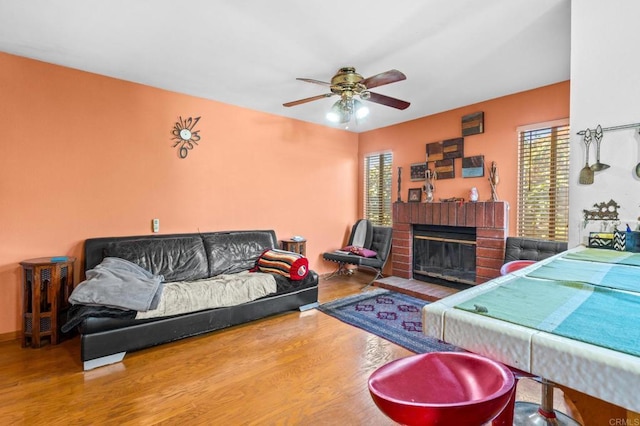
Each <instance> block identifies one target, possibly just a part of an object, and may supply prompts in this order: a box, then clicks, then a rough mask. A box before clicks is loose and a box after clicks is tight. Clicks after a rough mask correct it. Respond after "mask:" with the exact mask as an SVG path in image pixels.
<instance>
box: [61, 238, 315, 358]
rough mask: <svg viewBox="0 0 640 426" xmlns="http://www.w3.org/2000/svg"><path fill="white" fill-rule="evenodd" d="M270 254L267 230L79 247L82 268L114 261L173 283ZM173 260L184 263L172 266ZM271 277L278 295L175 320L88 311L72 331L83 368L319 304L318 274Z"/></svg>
mask: <svg viewBox="0 0 640 426" xmlns="http://www.w3.org/2000/svg"><path fill="white" fill-rule="evenodd" d="M272 248H278V240H277V239H276V235H275V232H274V231H272V230H266V231H260V230H256V231H229V232H210V233H202V234H171V235H146V236H128V237H107V238H91V239H87V240H86V242H85V246H84V252H85V266H84V269H85V271H86V270H89V269H92V268H94V267H95V266H96V265H98V264H99V263H100V262H101V261H102V260H103V258H104V257H108V256H113V257H121V258H125V259H127V260H129V261H132V262H134V263H137V264H138V265H139V266H142V267H143V268H145V269H147V270H149V271H151V272H153V273H154V274H162V275H164V277H165V280H166V281H171V280H172V279H173V278H178V277H179V279H180V280H181V281H182V280H190V279H198V278H201V277H203V276H206V277H213V276H216V275H219V274H222V273H225V274H232V273H236V272H241V271H246V270H249V269H252V268H253V267H254V266H255V264H256V261H257V259H258V258H259V257H260V255H261V253H262V252H263V251H264V250H266V249H272ZM179 254H182V255H183V256H178V255H179ZM184 254H188V256H184ZM178 257H181V258H182V259H183V260H184V259H186V261H180V262H176V261H175V259H176V258H178ZM274 277H275V278H276V286H277V291H276V293H272V294H270V295H268V296H266V297H263V298H260V299H257V300H253V301H251V302H247V303H243V304H240V305H236V306H231V307H223V308H216V309H208V310H204V311H199V312H193V313H188V314H182V315H177V316H172V317H161V318H152V319H138V320H136V319H134V317H135V315H134V316H131V315H129V316H127V315H122V316H119V315H116V316H114V315H112V314H113V310H111V311H109V309H106V311H107V315H102V314H101V312H100V309H98V310H97V311H96V313H95V314H91V312H92V311H91V310H90V309H91V308H90V307H85V308H87V310H88V312H89V314H87V313H86V312H87V311H85V314H84V316H83V318H82V319H81V321H80V322H79V325H78V327H77V329H78V331H79V333H80V336H81V337H80V338H81V358H82V362H83V367H84V369H85V370H89V369H92V368H96V367H99V366H102V365H107V364H111V363H115V362H119V361H121V360H122V359H123V358H124V356H125V354H126V352H128V351H134V350H139V349H143V348H147V347H151V346H155V345H159V344H162V343H166V342H171V341H175V340H178V339H182V338H185V337H189V336H195V335H198V334H202V333H207V332H210V331H213V330H218V329H222V328H225V327H230V326H233V325H238V324H242V323H245V322H248V321H252V320H256V319H259V318H264V317H266V316H269V315H274V314H278V313H282V312H286V311H291V310H297V309H300V310H305V309H308V308H312V307H315V306H317V303H318V275H317V273H316V272H314V271H309V274H308V275H307V276H306V277H305V278H304V279H303V280H299V281H293V280H290V279H289V278H287V277H284V276H282V275H277V274H274ZM175 281H178V279H175ZM77 307H78V306H74V307H73V308H77ZM73 308H72V309H73ZM80 308H82V307H80ZM103 311H104V309H103Z"/></svg>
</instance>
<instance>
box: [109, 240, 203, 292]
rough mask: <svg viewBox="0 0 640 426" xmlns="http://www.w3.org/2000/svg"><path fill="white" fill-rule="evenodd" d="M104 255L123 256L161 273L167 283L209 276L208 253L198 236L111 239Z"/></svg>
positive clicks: (154, 272)
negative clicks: (112, 240)
mask: <svg viewBox="0 0 640 426" xmlns="http://www.w3.org/2000/svg"><path fill="white" fill-rule="evenodd" d="M104 256H105V257H119V258H122V259H126V260H128V261H130V262H133V263H135V264H137V265H138V266H140V267H142V268H144V269H146V270H147V271H150V272H151V273H153V274H154V275H163V276H164V279H165V281H169V282H170V281H192V280H198V279H201V278H207V277H208V276H209V269H208V265H207V255H206V252H205V250H204V245H203V243H202V239H201V238H200V237H199V236H193V237H176V238H159V239H157V240H155V239H153V238H145V239H139V240H124V241H114V242H110V243H108V244H107V246H106V247H105V249H104Z"/></svg>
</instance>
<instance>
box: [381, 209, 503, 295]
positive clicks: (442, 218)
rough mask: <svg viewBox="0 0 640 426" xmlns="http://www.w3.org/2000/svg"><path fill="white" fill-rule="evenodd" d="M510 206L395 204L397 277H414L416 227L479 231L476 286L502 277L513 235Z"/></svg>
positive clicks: (393, 252) (394, 224) (394, 252)
mask: <svg viewBox="0 0 640 426" xmlns="http://www.w3.org/2000/svg"><path fill="white" fill-rule="evenodd" d="M508 210H509V204H508V203H507V202H505V201H496V202H479V203H456V202H450V203H394V205H393V245H392V247H391V254H392V261H393V276H396V277H400V278H413V272H412V264H413V263H412V259H413V253H412V240H413V235H412V227H413V225H416V224H419V225H444V226H464V227H474V228H476V283H478V284H480V283H483V282H486V281H489V280H490V279H492V278H495V277H497V276H499V275H500V267H501V266H502V263H503V259H504V247H505V239H506V237H507V235H508V234H509V223H508V222H509V214H508Z"/></svg>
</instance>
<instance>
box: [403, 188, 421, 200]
mask: <svg viewBox="0 0 640 426" xmlns="http://www.w3.org/2000/svg"><path fill="white" fill-rule="evenodd" d="M407 199H408V200H409V202H410V203H419V202H420V201H421V199H422V189H420V188H409V197H408V198H407Z"/></svg>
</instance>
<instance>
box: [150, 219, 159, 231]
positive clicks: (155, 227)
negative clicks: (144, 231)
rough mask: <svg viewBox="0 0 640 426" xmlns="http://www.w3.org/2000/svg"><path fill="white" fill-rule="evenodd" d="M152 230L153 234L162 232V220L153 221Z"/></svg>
mask: <svg viewBox="0 0 640 426" xmlns="http://www.w3.org/2000/svg"><path fill="white" fill-rule="evenodd" d="M151 229H152V230H153V232H160V219H153V220H151Z"/></svg>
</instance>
